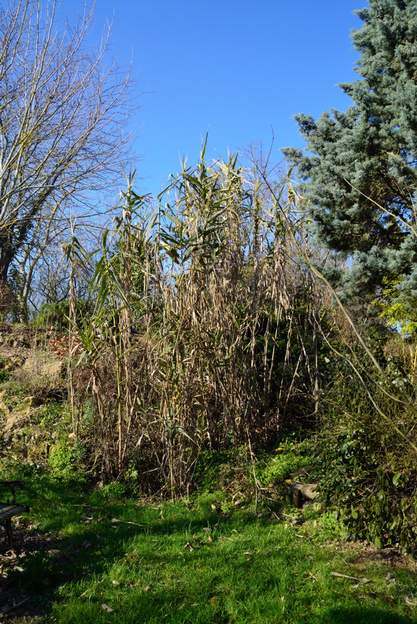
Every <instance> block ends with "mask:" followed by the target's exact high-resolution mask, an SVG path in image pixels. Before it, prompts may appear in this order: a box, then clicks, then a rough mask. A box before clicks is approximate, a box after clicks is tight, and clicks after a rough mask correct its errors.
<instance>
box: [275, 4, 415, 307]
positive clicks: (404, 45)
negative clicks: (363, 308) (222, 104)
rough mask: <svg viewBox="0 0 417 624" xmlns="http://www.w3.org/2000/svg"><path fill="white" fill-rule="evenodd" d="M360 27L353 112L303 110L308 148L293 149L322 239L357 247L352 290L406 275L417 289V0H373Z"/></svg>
mask: <svg viewBox="0 0 417 624" xmlns="http://www.w3.org/2000/svg"><path fill="white" fill-rule="evenodd" d="M358 15H359V17H360V18H361V19H362V21H363V23H364V24H363V26H362V28H361V29H359V30H357V31H356V32H355V33H354V35H353V41H354V44H355V47H356V49H357V50H358V52H359V53H360V59H359V62H358V65H357V71H358V73H359V75H360V80H357V81H356V82H353V83H350V84H342V85H341V87H342V89H343V90H344V92H345V93H346V94H347V95H349V96H350V97H351V98H352V101H353V102H352V105H351V106H350V108H348V109H347V111H346V112H340V111H332V112H330V113H324V114H323V115H322V116H321V117H320V118H319V119H318V120H314V119H313V118H312V117H309V116H306V115H299V116H298V117H297V120H298V123H299V126H300V130H301V133H302V135H303V136H304V137H305V139H306V141H307V149H308V151H307V152H306V153H304V154H303V153H302V152H300V151H298V150H287V155H288V156H289V157H290V159H291V160H292V161H293V162H294V163H296V164H297V165H298V169H299V172H300V174H301V176H302V177H303V178H304V180H306V181H307V184H306V186H305V194H306V199H307V201H308V206H309V210H310V211H311V214H312V216H313V219H314V221H315V223H316V225H317V229H318V233H319V235H320V237H321V239H322V240H323V241H324V242H325V243H326V244H327V245H328V246H329V247H331V248H333V249H336V250H338V251H342V252H344V253H346V254H350V255H351V254H353V258H354V262H353V267H352V270H351V271H350V272H349V274H348V275H347V276H345V281H346V284H345V286H346V289H347V292H348V293H349V294H350V295H351V296H352V294H356V295H358V294H361V293H362V294H363V293H367V292H375V289H376V287H377V286H379V285H381V284H383V282H384V280H389V281H391V280H392V279H395V280H397V281H398V286H397V288H396V291H395V295H394V300H395V299H397V300H400V301H401V300H402V299H404V298H405V299H407V298H408V299H411V301H412V302H413V305H414V306H415V302H416V297H417V268H416V267H417V227H416V223H417V222H416V215H417V206H416V191H417V168H416V165H417V107H416V100H417V81H416V77H417V52H416V51H417V4H416V2H415V0H370V2H369V7H368V8H366V9H362V10H360V11H358Z"/></svg>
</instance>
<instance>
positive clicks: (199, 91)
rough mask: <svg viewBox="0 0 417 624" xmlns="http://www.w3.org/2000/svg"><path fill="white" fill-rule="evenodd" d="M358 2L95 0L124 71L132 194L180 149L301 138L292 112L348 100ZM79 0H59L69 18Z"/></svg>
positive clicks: (151, 188)
mask: <svg viewBox="0 0 417 624" xmlns="http://www.w3.org/2000/svg"><path fill="white" fill-rule="evenodd" d="M365 4H366V2H365V0H258V1H257V2H253V1H249V0H223V1H220V0H211V2H203V1H201V0H194V2H191V1H190V0H175V1H174V0H96V11H95V25H94V28H93V30H92V33H91V40H92V42H94V41H95V40H96V39H97V38H98V36H99V34H100V32H101V31H102V30H103V27H104V25H105V24H106V23H107V22H109V21H111V22H112V37H111V47H110V50H109V56H110V57H112V58H114V59H115V61H116V62H117V63H118V65H120V66H122V67H128V66H130V68H131V73H132V76H133V79H134V88H133V91H132V98H133V100H134V102H135V105H136V106H137V110H136V111H135V113H134V115H133V116H132V119H131V122H130V130H131V131H132V133H133V135H134V146H133V147H134V151H135V154H136V158H135V165H136V169H137V176H138V178H139V179H138V187H139V188H138V190H139V191H140V192H154V193H157V192H158V191H159V190H160V189H161V188H162V187H164V186H165V184H166V181H167V179H168V176H169V174H170V173H171V172H175V171H177V170H178V168H179V165H180V160H181V158H182V157H184V156H185V157H187V159H188V160H189V162H193V161H194V160H195V158H196V156H197V154H198V151H199V146H200V144H201V141H202V139H203V137H204V135H205V133H206V132H208V134H209V149H208V155H209V156H211V157H222V156H223V157H224V156H227V153H228V151H236V150H244V149H245V148H247V147H248V146H249V145H250V144H254V143H260V142H262V143H264V145H268V144H269V143H270V140H271V136H272V130H271V129H272V128H273V131H274V135H275V147H274V150H275V153H274V157H275V159H276V160H277V161H279V160H280V159H281V156H280V152H279V148H280V147H283V146H288V145H301V144H302V142H301V139H300V136H299V134H298V131H297V125H296V123H295V121H294V120H293V117H294V114H295V113H297V112H306V113H311V114H312V115H314V116H317V115H319V114H320V113H321V112H323V111H324V110H327V109H329V108H341V109H343V108H346V106H347V104H348V99H347V97H346V96H345V95H344V94H343V93H342V92H341V90H340V89H339V88H338V87H337V83H338V82H345V81H349V80H351V79H352V78H354V75H355V74H354V72H353V68H354V64H355V62H356V60H357V54H356V52H355V51H354V49H353V47H352V43H351V39H350V33H351V31H352V29H354V28H356V27H358V26H359V24H360V21H359V20H358V18H357V17H356V16H354V15H353V11H354V9H356V8H360V7H362V6H364V5H365ZM83 6H84V0H61V7H60V11H61V12H62V13H63V14H66V15H67V16H68V17H69V18H70V20H72V19H73V18H74V17H75V16H76V15H77V13H81V12H82V9H83Z"/></svg>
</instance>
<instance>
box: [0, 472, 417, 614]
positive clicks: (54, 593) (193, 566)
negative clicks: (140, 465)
mask: <svg viewBox="0 0 417 624" xmlns="http://www.w3.org/2000/svg"><path fill="white" fill-rule="evenodd" d="M31 488H32V491H31V493H30V498H31V501H32V512H31V514H29V518H30V520H31V521H33V522H34V524H35V525H36V530H37V531H39V533H40V534H42V533H43V532H45V533H49V534H52V535H53V536H54V541H53V542H51V543H50V544H49V546H48V547H43V548H41V549H40V550H38V551H37V552H36V551H35V552H33V553H32V554H29V555H28V556H27V557H26V558H23V559H22V562H21V564H20V566H19V567H20V570H14V571H11V572H10V574H9V576H8V578H7V579H6V581H5V583H6V584H7V587H10V586H11V585H13V586H14V587H17V588H18V592H19V593H20V595H21V596H30V600H28V601H27V602H26V603H25V606H24V608H23V611H21V612H20V615H19V612H18V611H17V612H16V615H15V618H14V619H12V618H11V621H12V622H59V623H65V624H90V623H91V624H100V623H112V622H114V623H116V622H117V623H120V622H122V623H131V624H142V623H149V624H151V623H152V624H160V623H162V622H170V623H178V624H180V623H181V624H185V623H190V624H199V623H200V624H203V623H209V622H210V623H217V624H223V623H224V624H226V623H230V624H232V623H236V624H237V623H248V624H249V623H252V622H253V623H255V622H256V623H259V624H260V623H265V624H267V623H268V624H271V623H275V622H277V623H278V622H282V623H286V624H291V623H300V624H301V623H306V624H307V623H309V624H313V623H319V622H320V623H323V624H324V623H329V624H330V623H332V624H342V623H352V622H354V623H361V622H364V623H366V624H372V623H375V624H384V623H388V622H392V623H394V622H395V623H401V622H403V623H406V622H408V623H412V622H415V623H417V575H416V574H414V572H413V571H412V566H410V565H408V566H407V565H405V563H404V561H403V560H399V561H397V563H396V564H395V565H392V562H390V561H385V560H383V559H381V558H380V557H378V556H377V555H376V553H375V551H374V550H372V549H369V548H365V547H363V546H360V545H352V544H343V543H342V544H341V543H340V542H339V543H336V542H334V541H329V539H328V538H329V537H331V533H332V528H331V523H330V524H329V523H328V524H327V525H326V523H325V522H324V523H323V522H321V523H320V521H319V527H318V528H314V523H313V521H312V520H310V521H308V522H307V523H305V524H301V525H300V524H295V525H293V524H292V522H291V518H287V520H286V521H285V519H284V520H278V519H277V518H276V517H270V516H269V517H268V516H266V515H265V516H264V517H262V516H258V515H256V514H254V513H249V512H243V511H236V512H233V513H232V514H230V515H227V516H226V515H224V514H222V513H221V512H215V511H211V510H210V508H209V509H208V510H206V511H204V510H202V508H201V507H200V510H199V509H198V508H195V506H194V507H193V508H191V506H190V505H187V504H186V503H165V504H161V505H156V504H155V505H153V504H147V505H143V504H141V503H138V502H136V501H134V500H127V501H126V500H123V498H114V497H113V498H111V497H110V496H109V493H108V494H107V497H105V496H103V495H100V494H99V493H93V494H90V493H83V492H82V491H81V490H78V488H75V489H71V488H69V487H68V486H67V487H66V488H64V487H63V486H58V485H57V484H54V483H53V482H48V481H47V480H45V479H43V480H41V481H38V482H34V483H33V484H32V486H31ZM320 527H321V528H320ZM335 572H336V573H337V574H345V575H350V576H352V577H355V578H356V579H358V580H355V579H348V578H344V577H341V576H335V575H332V573H335ZM414 604H415V605H416V606H414ZM25 609H26V613H27V614H28V615H27V616H26V617H23V615H24V612H25V611H24V610H25ZM9 617H10V616H9Z"/></svg>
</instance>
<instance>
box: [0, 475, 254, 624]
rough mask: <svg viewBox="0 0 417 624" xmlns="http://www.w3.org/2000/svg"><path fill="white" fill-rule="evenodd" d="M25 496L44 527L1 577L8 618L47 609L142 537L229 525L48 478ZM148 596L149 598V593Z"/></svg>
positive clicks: (32, 533)
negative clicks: (61, 592)
mask: <svg viewBox="0 0 417 624" xmlns="http://www.w3.org/2000/svg"><path fill="white" fill-rule="evenodd" d="M82 501H86V502H82ZM22 502H26V503H28V504H29V505H30V507H31V512H30V513H29V519H30V520H31V521H32V520H35V521H36V522H37V523H39V525H40V526H41V527H42V529H43V530H39V529H36V530H32V529H31V528H30V527H29V528H28V529H27V531H26V534H25V535H24V547H23V550H22V553H23V556H22V558H21V559H20V560H19V561H18V565H17V566H14V567H11V569H10V570H9V572H8V576H7V578H6V579H0V592H1V593H2V595H3V597H6V596H7V601H8V603H9V606H10V609H9V608H7V607H6V610H5V612H7V614H8V618H9V619H8V621H13V618H21V617H24V616H29V617H30V616H43V615H46V614H47V613H48V612H49V611H50V608H51V605H52V603H53V602H54V600H55V597H56V594H57V590H58V589H59V588H60V587H61V586H62V585H64V584H65V583H67V582H71V583H74V582H77V581H81V580H83V579H88V578H90V577H94V576H96V575H97V576H98V575H100V574H101V573H103V572H105V571H106V570H109V569H110V567H111V566H112V564H113V562H115V561H117V560H119V559H120V558H121V557H123V556H124V555H125V554H126V552H127V551H128V549H129V544H130V542H131V541H132V540H135V539H136V538H138V537H144V538H146V537H147V536H149V535H154V536H158V535H159V536H163V535H166V536H169V535H174V534H176V533H183V534H184V541H185V534H188V533H193V532H194V533H197V532H199V531H201V530H202V529H203V528H206V527H207V526H208V525H215V524H216V523H218V522H221V525H222V528H224V529H225V530H226V531H227V527H228V525H230V521H229V520H228V519H227V518H226V517H219V516H217V515H216V514H213V513H208V514H206V515H201V514H200V516H199V517H198V516H197V517H195V518H193V519H190V515H189V512H188V511H187V510H186V509H185V508H184V507H182V508H181V507H180V506H178V510H177V512H176V514H175V515H176V517H175V518H172V519H166V520H165V519H164V518H163V517H162V518H161V517H160V516H159V511H157V510H156V511H154V512H153V516H152V514H149V513H147V508H146V507H142V508H141V506H140V505H139V504H137V503H136V502H135V501H132V500H127V501H126V502H125V501H123V500H120V499H117V500H105V499H103V498H100V496H99V495H98V496H97V495H96V496H94V495H93V496H91V492H89V491H88V489H87V488H84V491H83V489H82V488H80V486H79V485H74V486H72V487H68V484H60V483H59V482H56V481H49V480H47V479H46V478H42V479H41V480H39V481H38V482H36V481H35V482H33V483H32V484H30V486H28V488H27V490H26V497H23V500H22ZM155 509H156V508H155ZM245 522H246V523H247V524H249V523H250V522H259V518H257V517H256V516H254V515H253V514H247V515H245ZM230 528H231V527H230ZM60 532H61V534H60ZM147 559H148V560H154V561H155V563H159V564H161V565H164V564H166V563H171V562H172V561H173V560H175V557H172V556H171V557H169V558H166V557H165V558H164V557H163V556H161V557H158V556H157V555H156V554H155V556H154V557H152V556H148V557H147ZM143 598H144V602H145V603H146V604H147V603H148V602H149V600H148V597H147V596H146V595H145V596H144V597H143ZM3 600H4V599H3ZM151 602H153V600H151ZM14 605H17V606H16V607H15V606H14ZM2 606H3V605H1V604H0V617H1V607H2Z"/></svg>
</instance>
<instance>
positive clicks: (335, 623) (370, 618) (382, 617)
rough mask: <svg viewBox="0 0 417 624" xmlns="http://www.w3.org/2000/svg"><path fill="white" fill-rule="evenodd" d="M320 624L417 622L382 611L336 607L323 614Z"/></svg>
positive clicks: (413, 623) (408, 623)
mask: <svg viewBox="0 0 417 624" xmlns="http://www.w3.org/2000/svg"><path fill="white" fill-rule="evenodd" d="M322 624H417V620H416V619H414V618H413V619H411V618H408V617H405V616H402V615H398V614H395V613H392V612H390V611H386V610H384V609H367V608H360V607H357V608H356V607H352V608H349V607H348V608H337V607H336V608H334V609H330V610H329V611H328V612H327V613H326V614H325V616H324V619H323V620H322Z"/></svg>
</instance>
